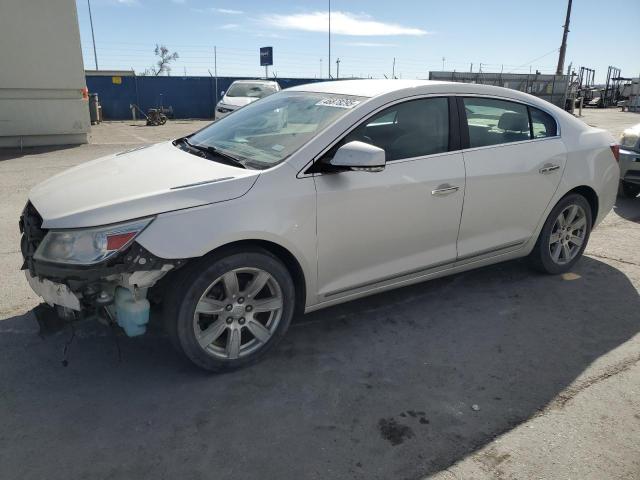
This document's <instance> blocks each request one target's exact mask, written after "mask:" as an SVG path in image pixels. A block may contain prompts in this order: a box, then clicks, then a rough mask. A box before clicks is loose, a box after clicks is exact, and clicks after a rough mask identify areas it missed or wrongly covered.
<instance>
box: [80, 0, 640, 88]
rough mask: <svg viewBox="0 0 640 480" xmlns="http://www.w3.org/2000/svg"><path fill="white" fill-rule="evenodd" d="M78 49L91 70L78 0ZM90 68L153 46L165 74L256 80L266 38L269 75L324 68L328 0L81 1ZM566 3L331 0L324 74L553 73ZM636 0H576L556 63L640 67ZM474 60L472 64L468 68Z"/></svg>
mask: <svg viewBox="0 0 640 480" xmlns="http://www.w3.org/2000/svg"><path fill="white" fill-rule="evenodd" d="M76 1H77V3H76V5H77V10H78V21H79V24H80V36H81V41H82V52H83V56H84V63H85V67H86V68H87V69H93V68H95V62H94V55H93V46H92V41H91V28H90V23H89V11H88V6H87V0H76ZM90 1H91V11H92V16H93V25H94V31H95V42H96V49H97V54H98V64H99V67H100V69H119V70H130V69H134V70H135V71H136V72H137V73H141V72H142V71H144V70H145V68H147V67H149V66H151V65H152V64H153V63H154V61H155V57H154V53H153V50H154V47H155V45H156V43H158V44H160V45H166V46H167V47H168V48H169V50H170V51H171V52H174V51H175V52H178V55H179V58H178V60H176V61H175V62H173V63H172V71H171V75H174V76H175V75H185V74H186V75H209V72H211V74H213V73H214V46H215V47H216V51H217V73H218V75H220V76H264V67H260V64H259V53H258V52H259V48H260V47H264V46H272V47H273V51H274V65H273V66H272V67H270V68H269V75H270V76H273V75H276V76H278V77H311V78H314V77H323V78H326V77H327V76H328V74H329V71H328V63H329V62H328V56H329V55H328V33H327V27H328V0H322V1H316V0H305V1H299V2H295V1H276V0H261V1H258V0H215V1H214V0H90ZM566 3H567V2H566V1H565V0H536V1H535V2H532V1H530V0H511V1H508V0H483V1H478V0H446V1H442V0H394V1H390V0H332V1H331V23H332V36H331V74H332V76H333V77H335V76H336V73H337V72H336V67H337V65H336V63H335V62H336V60H337V59H339V60H340V64H339V76H340V77H341V78H342V77H351V76H357V77H369V76H371V77H373V78H384V76H385V75H386V76H387V77H391V75H392V73H393V72H394V58H395V75H396V76H397V77H400V78H428V75H429V71H430V70H432V71H437V70H442V69H443V66H444V70H447V71H452V70H456V71H469V69H470V68H473V71H474V72H476V71H478V70H479V69H480V68H482V71H483V72H500V71H504V72H516V73H527V72H529V71H530V70H531V71H533V72H535V71H536V70H539V71H540V72H542V73H553V72H555V69H556V64H557V60H558V50H559V47H560V43H561V39H562V25H563V24H564V20H565V14H566ZM638 18H640V0H607V1H605V0H575V1H574V2H573V8H572V13H571V24H570V33H569V39H568V47H567V55H566V61H565V71H566V68H567V67H568V66H569V64H570V63H572V65H573V67H574V68H575V69H576V70H577V69H579V67H580V66H585V67H589V68H594V69H595V70H596V81H598V82H604V80H605V78H606V74H607V67H608V66H609V65H613V66H616V67H618V68H620V69H621V70H622V75H623V76H627V77H631V76H634V77H637V76H638V75H640V55H639V54H638V53H637V52H638V45H640V28H637V27H634V23H635V22H636V20H634V19H638ZM471 64H473V66H472V65H471Z"/></svg>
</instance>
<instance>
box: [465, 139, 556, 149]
mask: <svg viewBox="0 0 640 480" xmlns="http://www.w3.org/2000/svg"><path fill="white" fill-rule="evenodd" d="M549 140H560V137H542V138H534V139H531V140H521V141H519V142H508V143H496V144H494V145H483V146H481V147H471V148H463V149H462V151H463V152H464V153H466V152H475V151H476V150H485V149H487V148H502V147H509V146H511V145H524V144H526V143H533V142H544V141H549Z"/></svg>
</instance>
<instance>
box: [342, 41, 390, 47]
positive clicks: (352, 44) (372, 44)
mask: <svg viewBox="0 0 640 480" xmlns="http://www.w3.org/2000/svg"><path fill="white" fill-rule="evenodd" d="M342 45H347V46H349V47H397V46H398V45H397V44H395V43H376V42H344V43H342Z"/></svg>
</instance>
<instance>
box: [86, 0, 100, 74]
mask: <svg viewBox="0 0 640 480" xmlns="http://www.w3.org/2000/svg"><path fill="white" fill-rule="evenodd" d="M87 5H88V6H89V23H90V24H91V40H93V58H94V60H95V61H96V70H98V54H97V53H96V37H95V36H94V35H93V17H92V16H91V0H87Z"/></svg>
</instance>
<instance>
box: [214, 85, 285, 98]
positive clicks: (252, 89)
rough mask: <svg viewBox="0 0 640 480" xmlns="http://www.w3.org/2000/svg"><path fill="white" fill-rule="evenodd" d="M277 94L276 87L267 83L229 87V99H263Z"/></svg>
mask: <svg viewBox="0 0 640 480" xmlns="http://www.w3.org/2000/svg"><path fill="white" fill-rule="evenodd" d="M272 93H276V87H275V85H272V84H267V83H245V82H243V83H234V84H232V85H231V87H229V90H228V91H227V93H226V95H227V97H250V98H262V97H266V96H267V95H271V94H272Z"/></svg>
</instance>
